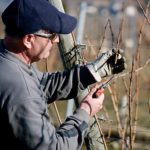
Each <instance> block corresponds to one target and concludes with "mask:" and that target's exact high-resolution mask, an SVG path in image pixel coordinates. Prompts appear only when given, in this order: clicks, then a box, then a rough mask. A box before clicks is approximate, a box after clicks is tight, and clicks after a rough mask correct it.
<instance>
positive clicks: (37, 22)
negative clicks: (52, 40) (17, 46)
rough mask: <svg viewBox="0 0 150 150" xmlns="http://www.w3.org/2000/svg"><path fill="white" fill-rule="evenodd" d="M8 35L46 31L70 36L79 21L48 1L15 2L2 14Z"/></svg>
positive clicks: (19, 0) (29, 0) (22, 0)
mask: <svg viewBox="0 0 150 150" xmlns="http://www.w3.org/2000/svg"><path fill="white" fill-rule="evenodd" d="M2 20H3V22H4V24H5V27H6V34H7V33H8V34H11V35H18V36H24V35H27V34H31V33H34V32H36V31H38V30H41V29H44V30H48V31H49V32H51V33H59V34H68V33H70V32H72V30H73V29H74V28H75V27H76V24H77V20H76V19H75V18H74V17H72V16H70V15H67V14H65V13H62V12H60V11H58V10H57V9H56V8H55V7H54V6H52V5H51V4H49V2H48V1H47V0H14V1H13V2H12V3H11V4H10V5H9V6H8V7H7V8H6V9H5V10H4V12H3V13H2Z"/></svg>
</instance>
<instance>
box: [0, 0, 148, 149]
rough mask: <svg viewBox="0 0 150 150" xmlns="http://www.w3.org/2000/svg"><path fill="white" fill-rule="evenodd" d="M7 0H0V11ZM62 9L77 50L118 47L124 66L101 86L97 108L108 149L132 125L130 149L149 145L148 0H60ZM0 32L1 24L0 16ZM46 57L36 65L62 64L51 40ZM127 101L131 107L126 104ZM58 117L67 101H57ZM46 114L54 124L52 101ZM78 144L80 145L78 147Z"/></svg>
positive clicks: (92, 52)
mask: <svg viewBox="0 0 150 150" xmlns="http://www.w3.org/2000/svg"><path fill="white" fill-rule="evenodd" d="M11 1H12V0H0V14H1V13H2V12H3V10H4V9H5V8H6V7H7V5H8V4H9V3H10V2H11ZM62 2H63V6H64V9H65V11H66V12H67V13H69V14H70V15H73V16H75V17H77V18H78V26H77V28H76V29H75V31H74V33H73V34H74V36H75V38H76V42H77V43H78V44H85V45H86V47H85V49H83V50H81V52H80V55H82V57H84V59H85V60H87V61H91V60H93V59H95V58H96V57H97V56H98V54H100V53H101V52H104V51H107V50H108V49H112V48H114V47H117V48H121V49H123V50H124V53H125V58H126V60H127V66H128V67H127V69H126V71H125V72H124V73H123V74H122V75H121V76H119V77H118V78H117V79H116V80H115V81H114V82H113V84H111V86H110V87H109V88H108V89H106V90H105V94H106V98H105V99H106V100H105V107H104V109H103V110H102V111H101V112H100V113H99V114H98V116H99V117H100V118H101V119H100V120H101V126H102V130H103V132H104V134H105V136H106V137H107V138H106V139H109V140H108V141H107V143H108V146H109V149H111V150H113V149H114V150H119V149H121V145H122V143H123V142H122V141H124V143H125V145H126V149H128V142H129V137H130V129H132V133H133V136H134V137H135V138H133V141H134V146H133V149H136V150H150V144H149V141H150V130H149V128H150V63H149V62H150V60H149V59H150V21H149V12H150V8H149V1H148V0H134V1H131V0H128V1H127V0H92V1H91V0H85V1H83V0H74V1H70V0H63V1H62ZM0 37H1V38H3V37H4V25H3V23H2V21H1V20H0ZM53 49H54V50H53V51H52V54H51V56H49V58H48V61H45V60H42V61H40V62H38V63H37V67H38V68H39V70H41V71H43V72H44V71H46V63H47V66H48V71H50V72H53V71H58V70H59V71H60V70H63V65H62V61H61V57H60V53H59V50H58V48H57V46H55V47H54V48H53ZM129 106H131V107H130V109H131V110H129ZM57 107H58V110H59V113H60V117H61V119H62V120H64V119H65V117H66V110H67V102H57ZM49 111H50V116H51V120H52V121H53V123H54V125H55V126H58V125H59V122H58V119H57V116H56V113H55V109H54V106H53V105H50V106H49ZM120 128H121V129H120ZM83 149H84V148H83Z"/></svg>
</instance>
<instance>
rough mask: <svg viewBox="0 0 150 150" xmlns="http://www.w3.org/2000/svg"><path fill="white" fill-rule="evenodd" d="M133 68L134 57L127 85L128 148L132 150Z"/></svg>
mask: <svg viewBox="0 0 150 150" xmlns="http://www.w3.org/2000/svg"><path fill="white" fill-rule="evenodd" d="M133 70H134V58H133V60H132V70H131V77H130V85H129V130H130V132H129V134H130V136H129V137H130V140H129V143H130V150H133V145H132V144H133V143H132V112H133V111H132V84H133Z"/></svg>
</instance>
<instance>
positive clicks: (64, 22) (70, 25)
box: [59, 12, 77, 34]
mask: <svg viewBox="0 0 150 150" xmlns="http://www.w3.org/2000/svg"><path fill="white" fill-rule="evenodd" d="M59 17H60V22H61V30H60V31H59V34H69V33H71V32H72V31H73V30H74V29H75V27H76V25H77V19H76V18H75V17H72V16H70V15H67V14H65V13H61V12H59Z"/></svg>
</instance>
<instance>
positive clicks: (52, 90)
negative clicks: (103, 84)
mask: <svg viewBox="0 0 150 150" xmlns="http://www.w3.org/2000/svg"><path fill="white" fill-rule="evenodd" d="M40 80H41V85H42V87H43V90H44V91H45V93H46V96H47V97H48V100H49V102H53V101H54V100H56V99H57V100H58V99H61V100H62V99H70V98H74V97H76V96H77V95H78V94H79V93H80V92H81V91H82V90H84V89H85V88H87V86H88V85H90V84H93V83H95V82H96V81H97V80H96V78H95V77H94V76H93V75H92V74H91V72H90V71H89V70H88V68H87V67H86V66H79V65H76V66H74V67H73V68H72V69H71V70H65V71H63V72H55V73H44V74H42V76H41V77H40ZM49 102H48V103H49Z"/></svg>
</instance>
